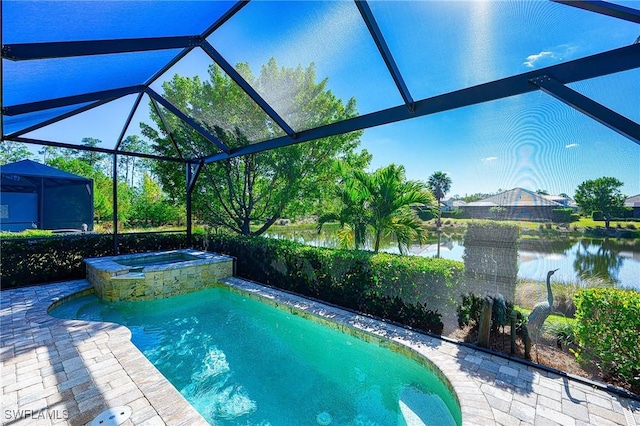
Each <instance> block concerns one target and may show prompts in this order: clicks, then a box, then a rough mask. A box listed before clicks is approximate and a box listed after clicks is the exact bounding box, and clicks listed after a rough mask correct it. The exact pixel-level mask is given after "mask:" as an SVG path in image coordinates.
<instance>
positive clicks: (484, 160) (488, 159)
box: [480, 157, 498, 163]
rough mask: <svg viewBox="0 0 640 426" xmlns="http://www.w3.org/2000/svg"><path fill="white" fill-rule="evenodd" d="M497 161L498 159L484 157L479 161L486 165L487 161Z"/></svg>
mask: <svg viewBox="0 0 640 426" xmlns="http://www.w3.org/2000/svg"><path fill="white" fill-rule="evenodd" d="M497 159H498V157H484V158H481V159H480V161H482V162H484V163H486V162H487V161H496V160H497Z"/></svg>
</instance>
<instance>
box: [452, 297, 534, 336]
mask: <svg viewBox="0 0 640 426" xmlns="http://www.w3.org/2000/svg"><path fill="white" fill-rule="evenodd" d="M487 298H489V299H492V300H493V305H492V309H491V329H492V330H494V331H495V330H497V329H498V326H499V325H500V316H502V315H504V318H502V320H503V321H505V324H508V323H509V321H511V312H512V311H513V303H511V302H509V301H506V302H505V307H506V309H505V310H504V312H500V309H499V308H498V303H497V302H496V300H497V298H495V297H491V296H487ZM484 299H485V298H483V297H480V296H476V295H474V294H471V293H469V294H463V295H462V302H461V303H460V305H458V307H457V308H456V312H457V313H458V325H459V326H460V328H463V327H465V326H467V325H471V326H472V327H478V326H479V325H480V317H481V316H482V303H483V301H484ZM516 321H517V322H516V324H517V325H516V326H517V327H518V330H521V328H522V325H523V324H524V323H526V319H523V316H522V314H520V312H518V317H517V320H516Z"/></svg>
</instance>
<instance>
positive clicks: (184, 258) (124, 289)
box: [84, 249, 234, 301]
mask: <svg viewBox="0 0 640 426" xmlns="http://www.w3.org/2000/svg"><path fill="white" fill-rule="evenodd" d="M84 262H85V264H86V265H87V280H88V281H89V282H90V283H91V284H92V285H93V288H94V289H95V291H96V294H97V295H98V296H99V297H100V298H101V299H104V300H108V301H119V300H150V299H160V298H164V297H169V296H174V295H177V294H185V293H191V292H193V291H197V290H201V289H203V288H206V287H210V286H212V285H214V284H215V283H216V282H218V281H220V280H222V279H225V278H228V277H231V276H233V262H234V259H233V258H232V257H230V256H224V255H221V254H217V253H210V252H206V251H198V250H192V249H184V250H172V251H161V252H152V253H137V254H127V255H122V256H108V257H96V258H91V259H85V260H84Z"/></svg>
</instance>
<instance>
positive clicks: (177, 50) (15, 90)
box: [2, 0, 640, 238]
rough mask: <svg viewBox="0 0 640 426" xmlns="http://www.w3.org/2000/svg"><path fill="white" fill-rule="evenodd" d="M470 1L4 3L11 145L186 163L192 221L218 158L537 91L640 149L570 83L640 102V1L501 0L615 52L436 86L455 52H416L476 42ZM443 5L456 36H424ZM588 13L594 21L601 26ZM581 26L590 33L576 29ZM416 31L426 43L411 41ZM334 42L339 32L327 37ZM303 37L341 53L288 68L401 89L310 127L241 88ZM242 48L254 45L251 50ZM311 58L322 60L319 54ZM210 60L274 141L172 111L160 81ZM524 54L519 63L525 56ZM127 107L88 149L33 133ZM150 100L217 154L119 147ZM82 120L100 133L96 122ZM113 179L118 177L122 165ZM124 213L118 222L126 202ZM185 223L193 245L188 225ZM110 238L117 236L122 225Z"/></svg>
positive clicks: (453, 77) (251, 87)
mask: <svg viewBox="0 0 640 426" xmlns="http://www.w3.org/2000/svg"><path fill="white" fill-rule="evenodd" d="M478 4H479V3H478ZM474 5H477V4H476V3H473V2H434V1H431V2H429V1H424V2H417V1H416V2H392V3H389V2H384V1H375V2H367V1H355V2H347V1H340V2H335V1H328V2H282V3H278V2H270V1H265V2H262V1H261V2H248V1H239V2H227V1H224V2H216V1H195V2H188V1H186V2H182V1H157V2H156V1H142V2H137V1H88V2H84V1H60V2H46V1H42V2H39V1H20V0H18V1H5V2H2V71H3V72H2V88H3V90H2V141H3V142H5V141H13V142H23V143H27V144H33V145H46V146H55V147H66V148H74V149H90V150H94V151H100V152H103V153H108V154H111V155H113V156H114V158H116V156H118V155H132V156H137V157H145V158H151V159H156V160H160V161H172V162H179V163H183V164H184V165H185V168H186V173H187V176H188V178H187V215H188V216H189V217H190V215H191V212H190V208H191V207H190V194H191V193H192V191H193V189H194V187H195V185H196V182H197V178H198V175H199V173H200V171H201V170H202V168H203V167H206V164H208V163H211V162H215V161H219V160H224V159H229V158H232V157H235V156H241V155H244V154H250V153H257V152H261V151H264V150H269V149H275V148H279V147H284V146H288V145H291V144H297V143H304V142H307V141H312V140H316V139H320V138H324V137H328V136H332V135H338V134H344V133H348V132H352V131H357V130H363V129H368V128H372V127H376V126H381V125H385V124H389V123H396V122H401V121H405V120H410V119H414V118H417V117H424V116H428V115H433V114H438V113H446V112H447V111H452V110H457V109H460V108H465V107H469V106H472V105H477V104H481V103H486V102H492V101H496V100H500V99H505V98H512V97H519V96H522V95H524V94H528V93H532V92H542V93H544V94H546V95H548V96H550V97H553V98H555V99H557V100H558V101H559V102H562V103H564V104H566V105H569V106H570V107H572V108H574V109H575V110H577V111H579V112H580V113H583V114H585V115H586V116H588V117H590V118H592V119H593V120H595V121H597V122H598V123H600V124H602V125H604V126H606V127H608V128H610V129H611V130H612V131H613V132H617V133H618V134H620V135H623V136H624V137H626V138H628V139H629V140H631V141H632V143H636V144H640V124H638V122H637V118H636V117H635V116H633V117H631V118H629V117H628V116H629V114H623V113H621V112H618V111H615V110H614V108H610V107H608V106H605V105H603V104H602V103H600V102H598V101H596V100H594V99H592V98H590V97H589V96H586V95H584V94H583V93H581V92H580V91H579V90H577V89H576V87H575V85H574V84H575V83H579V82H583V81H587V80H593V79H598V78H601V77H603V76H610V75H618V74H620V75H625V76H627V78H628V80H627V81H629V82H630V83H629V88H628V90H627V91H626V92H625V89H624V88H622V91H623V92H625V93H627V94H628V96H640V94H639V93H633V92H634V89H633V88H634V87H636V86H635V83H633V82H632V81H633V79H634V78H637V77H638V72H637V70H638V69H640V44H639V43H637V35H638V34H640V25H639V24H640V4H639V3H638V2H625V3H610V2H604V1H565V0H558V1H530V2H521V1H520V2H519V1H515V2H496V4H495V7H496V8H502V9H503V10H504V9H507V10H508V13H510V14H513V16H514V17H515V18H522V21H521V22H526V23H530V25H531V28H530V29H529V30H527V29H526V28H518V24H516V23H514V24H513V25H505V26H504V29H503V34H504V37H516V36H518V37H520V36H522V37H526V38H527V39H532V40H535V39H537V38H538V36H539V35H541V34H544V35H545V36H549V35H550V34H553V31H554V26H555V28H556V29H557V28H558V27H559V26H572V25H576V23H579V22H582V21H585V22H586V21H587V20H588V21H589V22H590V24H589V25H591V27H590V28H587V29H588V30H589V31H601V32H602V38H603V39H606V40H607V41H608V42H609V43H608V44H607V46H608V47H607V48H606V49H604V50H595V51H594V49H593V48H590V47H589V46H587V47H586V48H585V49H584V50H582V51H580V52H579V54H578V55H574V57H573V58H571V59H570V60H565V59H564V58H557V60H555V63H553V64H552V65H549V66H544V67H532V68H533V69H531V70H529V71H526V72H519V73H510V72H504V70H506V69H510V68H509V67H507V66H505V64H508V63H509V62H510V61H513V60H514V57H515V58H522V54H520V55H514V56H513V57H512V56H509V55H510V53H509V52H504V53H500V52H498V53H499V54H502V55H503V56H497V57H495V58H494V57H490V58H489V59H488V61H489V62H491V64H490V65H491V67H489V68H492V69H497V70H498V71H495V72H493V71H491V72H485V73H479V74H478V76H475V75H474V76H469V73H468V71H469V70H468V69H466V67H465V66H464V65H460V64H453V63H452V64H450V67H449V72H448V73H447V75H446V76H445V77H444V78H443V79H442V80H438V79H437V78H432V79H430V77H431V76H430V74H429V70H430V64H431V63H432V62H433V61H434V60H440V61H446V58H447V56H448V55H447V52H440V53H441V57H438V58H436V57H434V56H431V57H429V56H428V55H422V54H420V52H422V51H427V49H428V48H430V47H433V46H434V45H438V40H437V37H447V36H449V37H455V36H456V35H457V34H458V33H460V32H469V33H471V32H473V31H477V32H478V34H477V35H476V34H471V35H472V37H474V38H480V37H482V31H481V30H482V25H485V23H483V21H482V20H480V19H476V18H479V17H480V15H478V16H477V17H476V15H472V14H470V13H469V10H470V9H471V8H472V6H474ZM492 7H493V5H492ZM417 8H421V9H426V8H432V9H433V13H432V14H431V15H428V14H425V15H420V16H424V20H423V21H420V22H418V24H419V25H415V26H411V25H414V24H413V23H412V24H409V23H408V22H409V19H410V17H411V16H414V15H416V14H417V13H416V12H417ZM440 9H447V12H446V13H447V16H449V17H451V25H449V29H448V30H447V31H451V33H448V34H433V35H432V36H429V37H428V36H425V34H426V35H429V33H428V31H429V28H430V27H431V26H432V25H433V24H434V23H436V22H437V21H438V19H439V16H441V15H438V13H441V10H440ZM420 13H422V12H420ZM328 15H332V16H338V15H340V17H342V16H349V17H354V16H355V17H357V19H356V20H350V21H346V20H345V23H344V24H343V25H342V26H341V27H338V28H334V27H327V26H326V25H324V22H323V21H322V19H323V17H326V16H328ZM458 16H459V17H460V22H462V21H463V20H464V22H469V23H470V25H471V26H472V28H458V26H457V25H456V24H457V21H458V20H457V17H458ZM414 17H415V16H414ZM421 19H422V18H421ZM592 19H595V20H596V21H593V22H594V23H591V22H592V21H591V20H592ZM294 26H303V27H305V28H308V29H310V30H315V31H316V32H315V33H312V34H311V36H309V37H308V38H305V39H301V40H291V39H288V38H287V37H291V36H290V33H289V32H288V31H289V30H290V29H291V28H292V27H294ZM512 27H513V28H512ZM619 29H624V33H625V34H627V33H629V34H634V35H633V37H632V38H630V37H628V36H625V38H624V41H620V40H618V39H617V38H616V35H617V34H619V33H621V31H618V30H619ZM336 31H342V33H343V34H342V36H341V37H339V39H336V38H335V34H333V33H334V32H336ZM576 31H583V29H578V28H577V27H576ZM416 32H419V33H420V35H419V36H414V35H413V34H414V33H416ZM247 34H249V35H247ZM331 36H334V38H333V39H331V38H329V39H327V37H331ZM247 40H248V41H247ZM294 41H295V42H296V43H303V44H304V43H309V44H312V43H324V45H323V46H322V47H325V46H326V45H331V44H337V45H339V46H337V47H339V48H340V49H336V50H335V52H333V55H335V56H331V55H330V54H328V53H326V52H328V50H327V51H325V50H322V54H320V53H318V52H319V49H316V47H317V46H312V45H309V46H303V48H299V49H297V52H298V53H299V52H303V56H304V55H307V56H305V57H303V58H294V59H293V65H291V66H294V67H295V66H296V65H297V64H296V63H295V61H296V60H297V61H300V62H298V63H301V62H303V63H308V62H315V61H317V62H318V63H325V64H329V65H328V66H326V67H325V69H331V65H332V64H335V63H336V62H338V63H339V64H340V65H341V66H342V68H344V69H346V71H343V72H342V74H343V75H344V76H346V77H345V82H346V84H345V85H346V86H348V84H349V83H352V84H358V85H360V86H359V87H360V89H363V90H364V93H365V97H368V96H370V97H372V98H374V97H376V96H377V95H376V94H377V93H378V92H380V93H381V91H382V89H381V87H379V86H371V87H367V86H366V84H367V81H368V78H367V77H368V76H369V75H374V74H375V75H384V76H385V78H386V79H387V81H388V86H389V87H390V88H391V89H392V92H394V95H393V96H384V99H381V100H378V102H372V103H370V105H373V106H370V107H368V108H367V110H366V111H364V112H361V114H360V115H358V116H356V117H353V118H350V119H347V120H342V121H336V122H331V123H328V124H326V125H322V126H320V127H313V126H305V124H304V121H300V120H298V119H296V117H292V114H291V112H290V111H286V108H284V107H283V106H282V105H283V103H284V104H286V103H287V102H286V99H284V102H283V99H282V98H283V97H284V96H285V95H286V94H283V93H272V92H268V91H265V90H263V88H260V87H258V86H256V85H255V84H252V82H250V81H247V80H245V78H244V77H243V75H242V74H241V73H240V72H239V71H238V70H237V69H236V68H234V66H233V65H232V64H233V63H238V62H242V61H243V60H246V59H245V58H243V56H242V53H243V52H244V50H245V49H246V50H251V49H252V48H254V47H255V46H252V45H251V42H253V43H254V44H260V46H259V49H262V48H263V47H264V49H267V50H269V52H268V54H269V55H271V56H272V57H279V56H280V55H281V56H284V57H288V56H291V52H292V51H294V50H296V49H294V48H293V47H292V46H291V43H293V42H294ZM634 41H636V42H635V43H634ZM243 42H244V43H247V44H245V45H243V44H242V43H243ZM498 42H499V40H498ZM560 42H561V41H560ZM498 44H499V43H498ZM458 48H459V49H470V54H476V55H477V52H478V49H477V48H475V47H474V46H467V45H465V44H461V45H460V46H458ZM545 48H546V46H540V52H541V53H540V57H543V56H544V55H547V56H548V55H549V54H550V53H549V52H548V51H546V50H544V49H545ZM474 49H475V50H474ZM354 52H360V53H361V52H366V63H362V64H359V63H356V64H353V63H349V60H350V59H349V58H350V57H351V56H352V55H353V53H354ZM489 53H491V52H489ZM314 54H316V55H318V56H317V57H314ZM294 56H295V55H294ZM353 56H355V55H353ZM525 57H526V55H525ZM203 58H204V59H205V60H206V61H208V62H209V63H211V64H213V63H215V64H217V66H218V67H219V68H220V69H221V70H222V71H223V72H224V73H225V74H226V75H227V76H229V77H230V78H231V79H232V80H233V81H234V82H235V84H237V85H238V86H239V87H240V88H241V89H242V90H243V91H244V92H245V93H246V94H247V95H248V96H249V97H250V98H251V99H252V101H253V102H254V103H255V104H256V105H257V106H258V107H259V108H260V109H261V110H262V111H264V114H265V117H266V119H265V122H267V121H268V123H269V124H268V126H270V128H273V129H274V131H273V132H271V134H273V135H274V136H273V137H271V138H270V139H267V140H256V141H251V143H250V144H247V145H245V146H241V147H230V146H227V145H226V144H225V143H224V142H223V141H221V140H219V139H218V138H217V137H216V136H215V135H214V132H213V131H212V129H213V126H214V125H219V126H222V127H224V123H219V122H209V121H207V118H204V117H205V116H206V114H205V115H198V114H197V111H195V109H190V108H189V107H188V106H187V107H184V106H179V105H175V104H173V103H172V102H171V101H170V100H168V99H167V98H166V97H165V96H163V93H162V89H161V84H162V81H163V79H165V80H164V81H166V76H167V74H171V73H174V72H181V71H184V68H180V67H181V64H183V63H187V64H192V63H194V62H197V61H202V59H203ZM307 59H309V61H308V60H307ZM517 60H519V61H520V62H519V65H522V60H521V59H517ZM252 65H259V64H252ZM494 65H495V66H494ZM187 66H188V65H187ZM347 66H348V67H347ZM472 66H473V65H472ZM465 73H466V74H465ZM332 78H334V76H332ZM349 78H351V80H348V79H349ZM429 79H430V80H429ZM426 80H429V81H434V82H435V83H433V84H431V85H429V86H428V87H427V86H425V85H424V84H423V82H424V81H426ZM385 93H387V92H385ZM125 100H126V102H128V104H127V105H128V106H127V107H126V108H119V111H121V114H120V115H121V117H120V118H121V121H120V123H121V124H120V126H121V127H120V130H119V136H118V137H117V138H114V140H111V141H105V144H104V145H103V146H97V147H92V148H90V147H82V146H80V142H79V141H71V140H65V137H64V136H57V137H56V139H54V138H49V139H45V138H36V137H33V136H32V134H33V133H34V132H37V131H38V130H41V129H43V128H46V127H47V126H51V125H53V124H55V123H59V122H62V121H64V120H69V119H73V118H74V117H76V116H80V115H82V114H84V113H86V112H89V111H102V110H105V111H109V112H108V113H106V116H105V118H104V119H105V120H107V119H108V120H112V119H113V118H114V117H113V110H112V109H105V107H106V106H108V105H111V104H116V103H117V104H118V105H119V106H121V105H122V104H123V103H122V102H123V101H125ZM396 100H397V101H396ZM143 101H144V102H143ZM144 105H149V108H152V109H153V110H154V112H155V113H156V114H157V115H158V116H160V118H162V117H165V116H166V115H169V114H172V115H175V116H177V117H178V118H179V119H180V120H181V121H182V123H183V124H184V125H185V126H187V127H190V128H191V129H193V130H195V131H196V132H197V133H198V134H199V135H200V136H201V137H203V138H204V139H206V140H207V141H209V142H210V144H209V146H210V151H209V152H207V153H205V154H204V155H198V156H197V157H190V156H188V155H187V154H185V153H183V152H180V150H179V149H178V146H177V145H176V151H175V155H173V156H167V155H157V154H154V153H136V152H124V151H123V150H122V149H121V144H122V141H123V140H124V139H125V137H126V136H127V134H128V133H129V132H130V131H131V130H130V127H131V126H133V125H135V120H134V117H135V116H136V114H139V111H140V110H141V109H142V108H144ZM525 107H526V106H525ZM294 114H295V112H294ZM163 121H165V122H166V120H163ZM293 123H296V124H295V125H294V124H293ZM86 125H87V127H88V128H91V125H92V123H86ZM265 125H267V124H265ZM163 131H164V132H165V133H166V134H167V135H168V136H169V137H171V135H172V129H170V128H168V127H166V128H165V129H163ZM397 149H399V150H401V149H403V147H402V146H398V147H397ZM113 165H114V169H115V168H116V167H117V161H113ZM114 175H117V171H116V170H114ZM115 191H116V187H115V185H114V193H115ZM114 199H117V197H115V196H114ZM114 215H117V205H116V206H114ZM187 223H188V225H187V226H188V228H187V235H188V238H190V235H191V228H190V226H191V221H190V220H188V221H187ZM114 224H117V220H114ZM114 235H116V236H117V227H116V229H115V233H114ZM116 238H117V237H116Z"/></svg>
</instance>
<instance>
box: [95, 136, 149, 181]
mask: <svg viewBox="0 0 640 426" xmlns="http://www.w3.org/2000/svg"><path fill="white" fill-rule="evenodd" d="M83 140H84V139H83ZM120 150H121V151H129V152H137V153H143V154H148V153H150V152H151V149H150V147H149V143H148V142H147V141H145V140H144V139H140V137H139V136H137V135H129V136H127V137H126V138H124V139H123V140H122V143H121V144H120ZM145 168H146V163H145V161H144V160H143V159H141V158H138V157H132V156H130V155H119V156H118V171H119V175H120V177H121V178H123V179H124V181H125V182H127V184H129V185H130V186H132V187H133V186H135V177H136V171H137V172H138V174H140V173H144V171H145Z"/></svg>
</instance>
